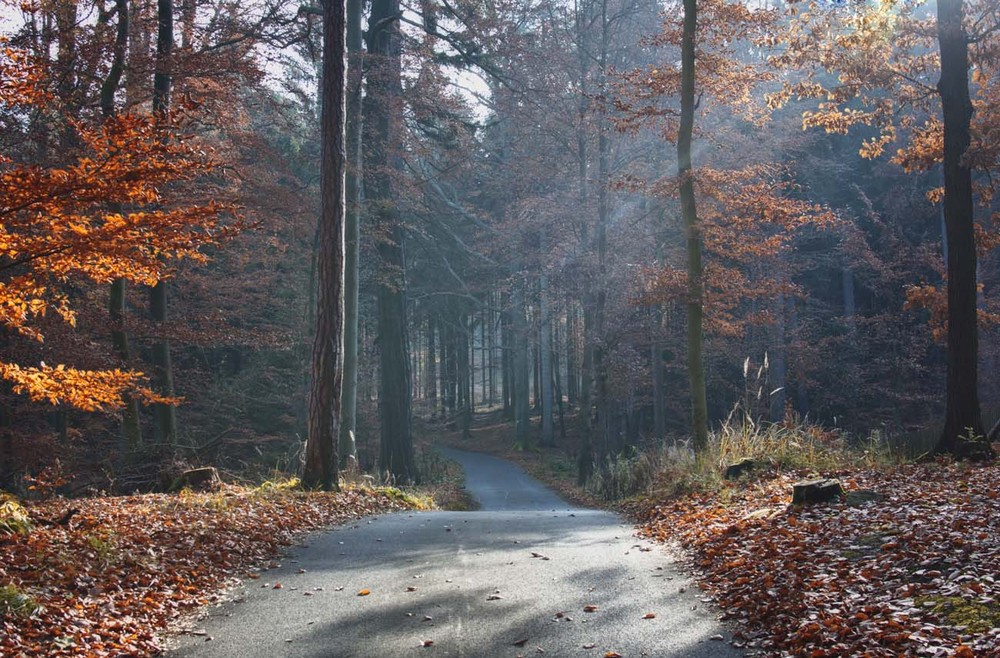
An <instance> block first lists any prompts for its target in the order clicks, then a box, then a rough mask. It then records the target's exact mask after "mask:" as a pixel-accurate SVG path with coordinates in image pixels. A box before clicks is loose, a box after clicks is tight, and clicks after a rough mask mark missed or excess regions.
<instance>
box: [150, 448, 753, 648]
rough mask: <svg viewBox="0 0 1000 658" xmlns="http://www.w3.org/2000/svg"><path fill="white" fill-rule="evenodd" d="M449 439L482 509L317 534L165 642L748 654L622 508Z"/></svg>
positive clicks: (404, 516) (396, 517)
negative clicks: (604, 507)
mask: <svg viewBox="0 0 1000 658" xmlns="http://www.w3.org/2000/svg"><path fill="white" fill-rule="evenodd" d="M441 451H442V452H443V453H444V454H445V455H446V456H448V457H449V458H451V459H454V460H456V461H458V462H459V463H461V464H462V466H463V468H464V469H465V471H466V475H467V480H466V481H467V488H468V490H469V492H470V493H471V494H472V495H473V496H474V497H476V498H477V499H479V501H480V504H481V509H480V510H478V511H475V512H416V513H399V514H393V515H389V516H383V517H379V518H373V519H370V520H364V521H360V522H358V523H356V524H353V525H347V526H343V527H341V528H337V529H334V530H332V531H329V532H325V533H318V534H314V535H312V536H310V537H309V538H308V540H307V543H308V545H307V546H304V547H296V548H293V549H292V550H291V551H290V552H289V554H288V555H287V556H286V557H285V558H284V559H282V560H281V561H280V562H281V565H280V566H279V567H277V568H274V569H270V570H267V571H264V572H263V573H262V574H261V577H260V579H258V580H248V581H246V582H245V583H243V585H242V586H241V587H240V588H239V590H237V592H236V596H235V599H234V600H233V601H230V602H228V603H225V604H223V605H221V606H218V607H215V608H211V609H210V610H209V613H208V617H207V618H205V619H202V620H200V621H199V622H197V623H195V624H194V629H195V632H196V633H197V634H190V635H184V636H182V637H180V638H179V639H177V641H176V642H175V643H174V644H175V645H176V646H175V648H174V649H173V650H172V651H170V652H168V656H171V657H173V658H181V657H188V656H191V657H198V658H203V657H204V658H210V657H215V656H218V657H219V658H257V657H260V658H265V657H266V658H273V657H278V656H282V657H284V656H296V657H298V656H302V657H309V658H348V657H357V658H393V657H396V656H401V657H402V656H406V657H409V656H426V657H427V658H432V657H435V656H438V657H440V656H463V657H464V656H468V657H470V658H474V657H479V656H484V657H486V656H490V657H492V656H497V657H509V658H515V657H516V656H525V657H527V656H543V655H544V656H574V657H575V656H581V657H585V656H586V657H595V658H600V657H601V656H605V655H606V654H608V653H609V652H615V653H617V654H620V655H621V656H625V657H626V658H633V657H636V658H638V657H640V656H650V657H677V658H680V657H682V656H683V657H685V658H710V657H711V658H722V657H729V656H740V655H742V654H741V653H740V652H738V651H737V650H736V649H734V648H732V647H731V646H730V645H729V644H728V642H726V641H721V640H720V639H719V638H718V637H716V639H712V638H713V636H719V635H722V636H725V637H726V638H728V637H729V634H728V632H727V631H726V630H725V629H724V628H722V627H721V626H720V625H719V623H718V622H717V621H716V619H715V616H714V614H713V611H712V608H711V607H709V606H708V604H706V603H704V602H702V601H701V597H702V596H703V595H702V594H701V592H700V590H698V589H697V587H695V586H693V585H692V583H691V582H690V581H689V580H688V579H687V578H686V577H685V576H684V575H683V574H682V573H681V572H680V570H679V569H678V567H677V565H676V562H675V560H674V558H673V557H672V556H671V555H670V554H669V553H668V552H666V550H665V549H664V547H662V546H660V545H657V544H654V543H651V542H647V541H644V540H639V539H636V538H635V537H634V536H633V534H632V533H633V529H632V527H631V526H630V525H629V524H627V523H625V522H624V520H623V519H622V518H621V517H619V516H616V515H614V514H610V513H608V512H600V511H594V510H588V509H579V508H574V507H572V506H570V505H569V504H568V503H566V502H565V501H563V500H561V499H560V498H558V497H557V496H556V495H555V494H554V493H552V492H551V491H549V490H547V489H546V488H544V487H543V486H542V485H541V484H540V483H538V482H537V481H535V480H533V479H532V478H530V477H529V476H527V475H526V474H525V473H524V472H523V471H522V470H521V469H520V468H518V467H517V466H515V465H514V464H511V463H509V462H506V461H503V460H500V459H496V458H493V457H489V456H486V455H481V454H476V453H469V452H462V451H458V450H451V449H444V448H442V449H441ZM277 583H281V588H279V589H274V587H275V585H276V584H277ZM365 591H367V592H369V593H368V594H367V595H359V593H362V594H363V593H364V592H365ZM587 606H596V608H595V609H594V611H593V612H586V611H585V609H586V607H587ZM648 613H652V614H654V615H655V617H652V618H644V617H645V616H647V614H648ZM425 642H429V643H431V644H428V645H427V646H425Z"/></svg>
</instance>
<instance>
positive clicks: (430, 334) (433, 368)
mask: <svg viewBox="0 0 1000 658" xmlns="http://www.w3.org/2000/svg"><path fill="white" fill-rule="evenodd" d="M425 370H426V371H427V399H428V400H430V403H431V420H433V419H434V416H435V415H436V414H437V397H438V393H437V352H435V349H434V313H433V311H431V312H429V313H427V367H426V368H425Z"/></svg>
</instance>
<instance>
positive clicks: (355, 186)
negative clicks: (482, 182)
mask: <svg viewBox="0 0 1000 658" xmlns="http://www.w3.org/2000/svg"><path fill="white" fill-rule="evenodd" d="M361 2H362V0H347V58H348V66H347V76H348V79H347V129H346V130H347V133H346V138H345V139H346V148H347V172H346V174H345V187H346V204H347V214H346V216H345V219H344V390H343V394H342V395H341V401H342V403H341V425H340V447H339V451H338V452H339V455H340V465H341V467H342V468H347V467H348V466H349V465H350V462H351V461H354V462H357V459H358V448H357V442H356V441H355V437H356V436H357V417H358V416H357V413H358V319H359V318H358V314H359V311H358V308H359V307H358V291H359V286H358V249H359V248H360V244H361V242H360V240H361V231H360V216H359V214H360V211H361V167H362V164H361V122H362V116H361V81H362V77H363V76H362V54H361V47H362V44H361V14H362V7H361Z"/></svg>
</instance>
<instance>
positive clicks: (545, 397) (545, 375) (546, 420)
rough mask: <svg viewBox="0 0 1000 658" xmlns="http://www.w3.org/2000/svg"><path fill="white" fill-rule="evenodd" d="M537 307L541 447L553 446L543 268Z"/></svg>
mask: <svg viewBox="0 0 1000 658" xmlns="http://www.w3.org/2000/svg"><path fill="white" fill-rule="evenodd" d="M546 234H547V231H546V230H545V229H544V228H543V229H542V240H541V247H542V253H543V254H545V253H548V251H547V249H548V244H547V243H548V239H547V235H546ZM538 293H539V294H538V306H539V312H540V315H541V326H540V327H539V341H538V351H539V353H540V354H539V357H540V360H541V368H540V371H541V372H540V374H541V379H542V441H541V443H542V445H544V446H551V445H555V435H554V433H553V432H554V428H553V409H552V407H553V402H554V398H553V391H552V310H551V308H550V307H551V304H552V302H551V301H550V300H549V281H548V275H547V274H546V273H545V270H544V266H543V270H542V273H541V274H540V275H539V278H538Z"/></svg>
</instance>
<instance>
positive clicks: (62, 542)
mask: <svg viewBox="0 0 1000 658" xmlns="http://www.w3.org/2000/svg"><path fill="white" fill-rule="evenodd" d="M422 504H423V503H422V502H421V501H420V500H419V499H416V498H413V497H411V496H409V495H406V494H404V493H402V492H400V491H399V490H396V489H371V488H347V489H345V490H343V491H341V492H339V493H303V492H299V491H293V490H290V489H287V488H284V487H282V486H280V485H276V486H269V485H267V484H265V485H264V486H262V487H257V488H252V489H251V488H245V487H236V486H229V485H223V488H222V490H221V491H217V492H214V493H188V492H182V493H180V494H147V495H133V496H118V497H94V498H82V499H74V500H65V499H53V500H50V501H47V502H37V503H25V507H24V508H21V507H20V506H19V505H18V504H17V503H15V502H13V501H12V500H9V499H8V500H6V501H5V500H4V499H2V498H0V507H5V508H4V509H2V510H0V511H2V512H5V513H4V514H0V523H3V522H6V523H10V524H18V523H19V518H20V520H21V521H23V520H24V513H25V512H26V513H27V514H29V515H30V517H31V519H33V520H34V523H33V525H34V526H35V527H34V528H33V529H31V531H30V532H29V533H27V534H20V533H17V532H15V533H4V532H0V655H2V656H11V657H12V658H13V657H15V656H17V657H19V656H84V655H85V656H144V655H150V654H154V653H158V652H159V650H160V648H161V644H160V641H159V638H158V636H159V635H160V634H162V633H163V632H164V631H166V630H167V627H168V625H170V624H171V623H172V622H175V621H176V620H178V619H179V618H180V617H181V616H182V615H183V614H185V613H188V612H191V611H192V610H193V609H195V608H196V607H198V606H201V605H205V604H207V603H211V602H213V601H217V600H219V599H220V597H222V596H223V592H224V588H226V587H227V586H229V585H231V584H232V583H233V582H235V579H237V578H241V577H250V578H259V577H260V572H261V571H262V570H266V569H268V568H270V567H271V566H273V565H274V563H273V560H274V559H275V556H277V555H278V553H279V551H281V550H283V549H284V548H285V547H287V546H289V545H290V544H292V543H294V542H295V541H297V539H298V538H299V537H300V536H301V535H302V534H303V533H304V532H306V531H310V530H316V529H319V528H324V527H328V526H330V525H332V524H338V523H344V522H347V521H349V520H351V519H357V518H360V517H362V516H369V515H373V514H382V513H386V512H390V511H396V510H404V509H413V508H414V507H420V506H421V505H422ZM70 509H76V510H77V511H76V513H74V514H73V516H72V517H71V518H70V519H69V520H68V521H66V522H64V523H62V524H59V523H51V522H52V521H53V520H56V519H60V517H63V516H64V515H65V514H66V512H67V511H68V510H70ZM42 519H48V520H49V521H50V524H46V523H44V522H40V520H42ZM2 529H3V528H2V527H0V530H2ZM271 586H272V587H274V588H281V587H282V585H281V584H280V583H275V584H273V585H271Z"/></svg>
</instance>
